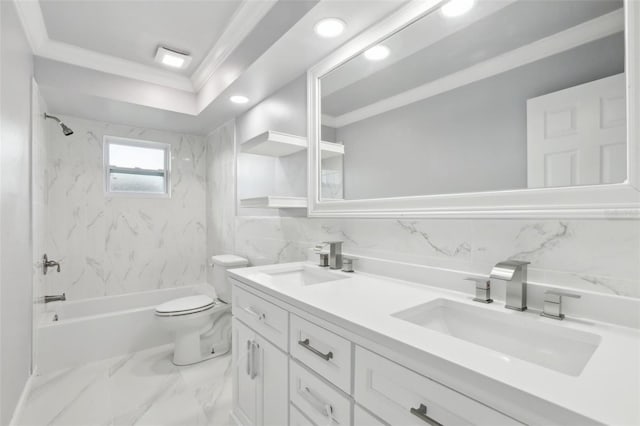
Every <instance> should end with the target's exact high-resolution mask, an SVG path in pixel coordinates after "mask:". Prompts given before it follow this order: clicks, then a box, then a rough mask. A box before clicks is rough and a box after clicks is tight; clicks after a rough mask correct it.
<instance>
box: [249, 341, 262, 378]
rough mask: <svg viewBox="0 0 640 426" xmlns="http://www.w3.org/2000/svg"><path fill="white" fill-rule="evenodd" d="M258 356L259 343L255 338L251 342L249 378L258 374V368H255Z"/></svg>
mask: <svg viewBox="0 0 640 426" xmlns="http://www.w3.org/2000/svg"><path fill="white" fill-rule="evenodd" d="M259 357H260V345H259V344H258V342H256V341H255V340H254V341H253V342H251V374H250V375H249V377H251V380H253V379H255V378H256V377H257V376H258V369H257V368H256V361H258V363H259Z"/></svg>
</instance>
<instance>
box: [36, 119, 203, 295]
mask: <svg viewBox="0 0 640 426" xmlns="http://www.w3.org/2000/svg"><path fill="white" fill-rule="evenodd" d="M61 119H62V120H63V121H64V122H65V123H66V124H67V125H69V126H70V127H71V128H72V129H73V130H74V134H73V135H71V136H67V137H65V136H64V135H63V134H62V132H61V131H60V128H59V127H58V126H57V124H55V123H53V122H52V121H49V122H48V123H47V133H46V134H47V142H48V146H47V148H48V153H47V154H48V161H47V176H48V178H47V179H48V182H47V184H48V186H47V198H48V203H47V219H46V228H47V231H46V246H47V254H48V255H49V257H50V258H51V259H56V260H60V262H61V264H62V271H61V272H60V273H59V274H58V273H55V272H52V273H50V274H48V275H47V279H46V280H47V283H46V286H47V292H48V293H49V294H59V293H62V292H65V293H66V295H67V298H68V299H82V298H90V297H99V296H104V295H114V294H121V293H129V292H136V291H143V290H152V289H157V288H165V287H176V286H181V285H188V284H195V283H201V282H205V281H206V262H205V257H206V256H205V253H206V229H205V228H206V220H205V187H206V149H205V143H204V138H202V137H200V136H192V135H187V134H178V133H170V132H165V131H158V130H152V129H143V128H134V127H129V126H123V125H116V124H110V123H103V122H96V121H88V120H84V119H79V118H75V117H61ZM104 135H112V136H121V137H131V138H134V139H144V140H150V141H157V142H164V143H169V144H171V155H172V165H171V167H172V170H171V173H172V178H171V186H172V196H171V198H139V197H106V196H105V193H104V189H103V181H104V173H103V136H104Z"/></svg>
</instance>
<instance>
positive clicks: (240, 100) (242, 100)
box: [229, 95, 249, 104]
mask: <svg viewBox="0 0 640 426" xmlns="http://www.w3.org/2000/svg"><path fill="white" fill-rule="evenodd" d="M229 100H230V101H231V102H233V103H234V104H246V103H247V102H249V98H247V97H246V96H242V95H233V96H231V97H230V98H229Z"/></svg>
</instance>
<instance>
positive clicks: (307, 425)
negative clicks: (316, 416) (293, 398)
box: [289, 404, 316, 426]
mask: <svg viewBox="0 0 640 426" xmlns="http://www.w3.org/2000/svg"><path fill="white" fill-rule="evenodd" d="M289 426H316V425H314V424H313V422H311V420H309V419H308V418H306V417H305V416H304V414H302V413H301V412H300V410H298V407H296V406H295V405H293V404H289Z"/></svg>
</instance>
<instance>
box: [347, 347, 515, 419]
mask: <svg viewBox="0 0 640 426" xmlns="http://www.w3.org/2000/svg"><path fill="white" fill-rule="evenodd" d="M355 365H356V367H355V393H354V396H355V399H356V400H357V401H358V402H359V403H360V404H362V405H363V406H364V407H367V408H368V409H369V410H370V411H371V412H373V413H374V414H376V415H378V416H379V417H380V418H381V419H383V420H385V421H386V422H388V423H389V424H392V425H432V426H435V425H439V424H445V425H473V424H480V425H492V426H499V425H517V424H520V423H518V422H516V421H515V420H513V419H511V418H510V417H507V416H505V415H503V414H501V413H499V412H497V411H495V410H492V409H491V408H489V407H487V406H486V405H482V404H480V403H479V402H476V401H474V400H473V399H470V398H467V397H465V396H464V395H462V394H460V393H458V392H456V391H454V390H451V389H449V388H448V387H445V386H442V385H441V384H439V383H436V382H434V381H433V380H430V379H428V378H426V377H424V376H421V375H420V374H416V373H414V372H413V371H411V370H408V369H406V368H404V367H402V366H400V365H398V364H396V363H394V362H392V361H389V360H388V359H386V358H383V357H381V356H380V355H377V354H375V353H373V352H371V351H368V350H366V349H363V348H361V347H359V346H356V357H355Z"/></svg>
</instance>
